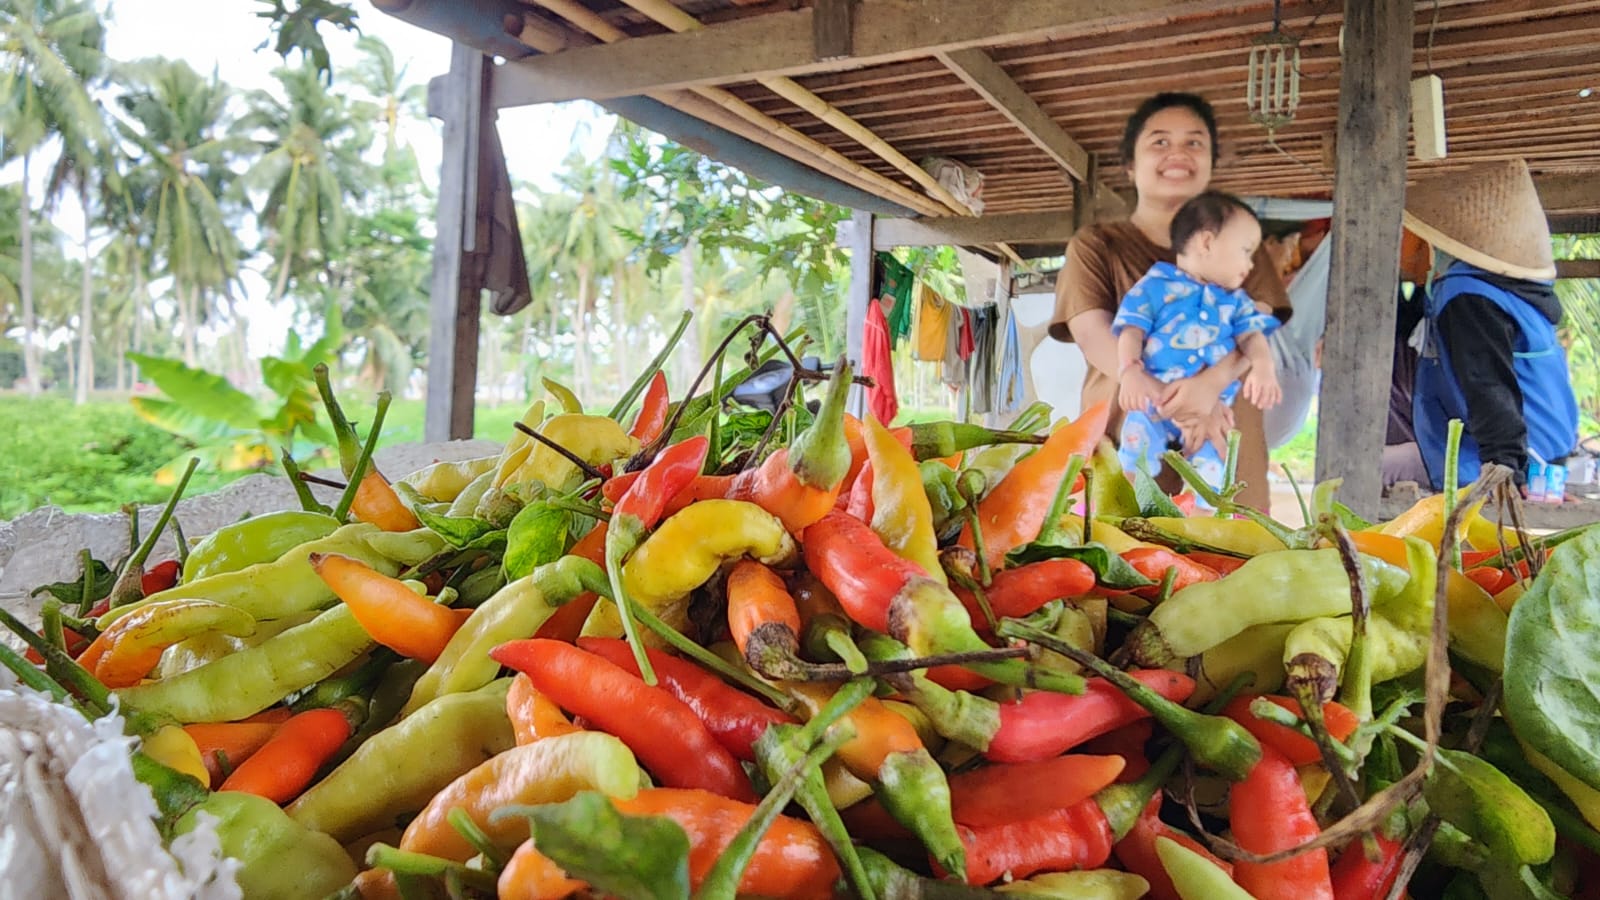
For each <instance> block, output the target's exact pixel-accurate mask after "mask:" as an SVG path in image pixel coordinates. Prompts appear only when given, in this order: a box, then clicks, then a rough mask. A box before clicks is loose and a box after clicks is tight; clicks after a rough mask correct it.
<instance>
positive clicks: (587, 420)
mask: <svg viewBox="0 0 1600 900" xmlns="http://www.w3.org/2000/svg"><path fill="white" fill-rule="evenodd" d="M539 433H540V434H541V435H543V436H544V437H546V438H549V439H550V441H552V442H553V443H556V444H560V445H561V446H562V447H564V448H566V449H567V450H569V451H571V452H572V454H573V455H575V456H577V457H578V458H579V459H582V460H583V461H584V462H586V463H588V464H589V465H591V466H599V465H604V464H606V463H609V462H611V461H613V460H617V459H621V458H623V457H626V456H632V455H633V454H635V453H638V452H639V439H638V438H636V437H634V436H632V435H630V434H628V432H626V431H624V430H623V428H622V426H621V425H619V424H618V423H617V422H616V421H614V420H612V419H608V418H606V417H605V416H588V415H580V414H574V413H562V414H561V415H558V416H555V417H553V418H551V419H550V420H549V421H548V422H545V423H544V425H542V426H541V427H540V428H539ZM524 437H526V435H524ZM528 440H529V441H530V442H531V446H530V448H529V450H528V455H527V458H526V459H525V460H524V461H523V463H522V465H520V466H518V467H517V468H516V469H515V470H514V471H513V472H511V474H510V475H509V476H508V477H507V478H506V479H505V480H504V482H503V483H502V484H501V487H506V486H509V485H513V484H522V483H525V482H529V481H537V482H539V483H540V484H543V485H544V486H545V487H547V488H549V489H550V490H552V491H555V492H558V493H564V492H566V491H570V490H572V489H573V488H575V487H577V486H578V485H579V484H581V483H582V481H583V473H582V472H581V471H579V469H578V467H577V466H576V465H574V464H573V462H572V460H570V459H567V458H566V457H565V456H562V455H561V454H560V453H557V452H556V451H555V450H554V449H552V448H550V447H548V446H546V445H545V444H542V443H539V442H538V441H534V440H533V439H532V438H528Z"/></svg>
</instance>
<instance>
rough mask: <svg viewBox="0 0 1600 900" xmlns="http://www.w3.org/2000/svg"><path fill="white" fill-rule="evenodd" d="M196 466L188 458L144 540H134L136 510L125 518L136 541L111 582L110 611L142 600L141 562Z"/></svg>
mask: <svg viewBox="0 0 1600 900" xmlns="http://www.w3.org/2000/svg"><path fill="white" fill-rule="evenodd" d="M199 464H200V460H199V459H198V458H196V457H190V458H189V465H188V466H186V467H185V468H184V470H183V475H181V476H179V478H178V483H177V485H176V486H174V487H173V489H172V494H171V495H170V496H168V497H167V504H166V505H165V506H163V507H162V508H161V515H159V516H158V517H157V518H156V525H155V527H154V528H152V529H151V530H150V533H149V534H147V535H145V537H144V540H142V541H140V540H138V538H139V514H138V510H137V508H135V509H134V511H133V512H132V513H131V514H130V515H129V516H128V524H129V527H130V528H131V529H132V530H131V535H132V538H133V541H134V542H137V546H135V547H133V548H132V552H131V553H129V555H128V558H127V559H126V560H124V561H123V563H122V568H121V569H120V570H119V571H118V572H117V577H116V579H115V580H114V581H113V582H112V583H111V590H110V592H109V593H108V594H107V596H106V599H107V600H108V601H109V603H110V606H111V607H112V608H116V607H120V606H124V605H127V604H130V603H135V602H137V601H138V600H139V599H140V598H142V597H144V595H145V594H144V590H143V580H144V563H145V560H147V559H149V558H150V552H151V551H152V550H154V549H155V546H156V540H157V539H158V538H160V537H161V532H163V531H165V530H166V527H167V522H168V521H170V520H171V519H172V513H173V511H174V510H176V509H177V508H178V500H179V499H180V498H181V497H182V496H183V492H184V490H185V489H187V488H188V487H189V478H190V477H191V476H193V475H194V470H195V467H196V466H198V465H199ZM85 552H87V551H85ZM84 568H85V571H86V572H87V571H88V570H89V569H90V564H89V561H88V560H87V559H86V560H85V561H84ZM86 577H87V576H86ZM91 580H92V579H91ZM88 606H89V602H88V599H87V598H85V600H84V602H83V605H82V606H80V607H79V608H80V609H83V610H84V611H85V614H87V608H88Z"/></svg>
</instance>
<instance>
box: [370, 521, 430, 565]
mask: <svg viewBox="0 0 1600 900" xmlns="http://www.w3.org/2000/svg"><path fill="white" fill-rule="evenodd" d="M366 542H367V546H369V547H371V548H372V549H373V551H375V552H376V553H378V554H379V555H381V556H383V557H384V558H386V559H390V560H393V561H394V562H397V563H399V564H401V565H403V566H419V565H422V564H423V563H425V562H427V561H428V560H430V559H433V558H434V557H437V556H438V555H439V554H441V553H444V552H445V551H446V550H449V549H450V544H449V542H447V541H446V540H445V539H444V538H443V537H442V536H440V535H439V533H438V532H436V531H434V530H433V529H431V528H417V529H414V530H412V531H380V532H377V533H376V534H371V535H368V536H367V538H366Z"/></svg>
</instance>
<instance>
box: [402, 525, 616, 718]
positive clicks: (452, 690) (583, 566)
mask: <svg viewBox="0 0 1600 900" xmlns="http://www.w3.org/2000/svg"><path fill="white" fill-rule="evenodd" d="M584 591H594V592H596V593H608V592H609V591H610V585H609V583H608V582H607V580H606V575H605V572H604V571H603V570H602V569H601V568H600V567H599V566H597V565H595V564H594V563H592V562H590V561H588V560H586V559H583V558H581V557H577V556H563V557H562V558H561V559H558V560H556V561H555V562H552V563H546V564H545V565H542V566H539V567H538V568H536V569H534V570H533V572H531V573H530V574H528V575H527V576H526V577H523V578H519V579H517V580H516V581H513V582H511V583H510V584H508V585H506V586H505V587H503V588H501V589H500V591H499V592H498V593H496V594H495V595H494V596H493V597H490V598H489V599H488V600H486V601H484V603H483V605H482V606H479V607H478V608H477V609H476V610H474V611H473V613H472V615H471V616H469V617H468V618H467V621H466V622H465V623H464V624H462V626H461V628H460V629H458V630H457V631H456V633H455V636H454V637H452V638H450V643H448V644H446V645H445V648H444V651H443V652H442V653H440V654H439V658H438V659H437V660H435V661H434V663H433V665H432V666H430V667H429V668H428V671H427V672H426V673H425V674H424V675H423V676H422V677H421V678H420V679H418V680H417V686H416V688H415V689H414V690H413V691H412V692H411V699H410V700H409V701H408V702H407V703H406V706H405V709H404V711H403V713H402V714H403V715H407V716H409V715H411V714H412V713H414V712H416V711H417V710H418V709H420V708H422V707H423V706H424V705H426V704H428V703H431V702H433V701H434V700H436V699H438V698H440V697H443V696H445V695H448V694H457V693H461V692H463V691H475V690H477V689H478V688H481V687H483V686H484V685H486V684H488V683H489V682H490V681H493V680H494V676H495V674H496V673H498V672H499V671H500V664H499V663H497V662H495V661H494V660H492V659H490V658H489V651H490V650H492V649H494V648H495V647H498V646H499V645H501V644H503V643H505V642H506V641H512V640H517V639H519V638H525V637H528V636H529V635H532V634H533V633H535V632H537V631H538V630H539V626H540V625H543V624H544V622H545V620H546V619H548V618H550V617H551V616H552V615H554V614H555V611H556V610H557V609H560V608H561V607H562V606H563V605H565V604H566V603H567V602H568V601H569V600H571V599H572V598H574V597H576V596H578V595H579V594H581V593H583V592H584Z"/></svg>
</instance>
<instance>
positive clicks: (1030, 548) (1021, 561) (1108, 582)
mask: <svg viewBox="0 0 1600 900" xmlns="http://www.w3.org/2000/svg"><path fill="white" fill-rule="evenodd" d="M1047 559H1075V560H1078V561H1079V562H1081V563H1083V564H1084V565H1086V566H1088V567H1089V568H1091V569H1093V570H1094V577H1095V581H1097V582H1099V583H1100V584H1101V585H1103V586H1105V587H1108V588H1113V589H1116V590H1124V591H1125V590H1129V589H1131V588H1138V587H1149V586H1150V585H1152V584H1155V582H1154V581H1151V580H1150V579H1148V578H1146V577H1144V576H1143V575H1140V574H1139V571H1138V570H1137V569H1135V568H1134V567H1133V566H1131V565H1129V564H1128V561H1127V560H1125V559H1123V558H1122V557H1120V556H1118V555H1117V554H1115V553H1113V552H1111V548H1110V547H1107V546H1106V545H1105V544H1102V543H1100V542H1098V541H1090V542H1089V543H1087V544H1083V545H1074V546H1067V545H1064V544H1052V543H1045V542H1043V541H1034V542H1033V543H1031V544H1024V545H1023V546H1021V547H1018V548H1017V549H1015V550H1012V551H1011V552H1010V553H1007V554H1006V566H1007V567H1013V566H1021V565H1026V564H1027V563H1031V562H1041V561H1043V560H1047Z"/></svg>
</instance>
